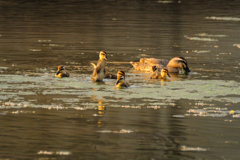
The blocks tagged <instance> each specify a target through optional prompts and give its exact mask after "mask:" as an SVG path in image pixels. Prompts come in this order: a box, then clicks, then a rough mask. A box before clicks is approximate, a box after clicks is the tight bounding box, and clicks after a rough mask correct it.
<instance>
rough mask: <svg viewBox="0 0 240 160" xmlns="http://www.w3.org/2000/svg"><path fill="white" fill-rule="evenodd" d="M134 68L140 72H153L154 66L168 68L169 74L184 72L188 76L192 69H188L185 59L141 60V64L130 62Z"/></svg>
mask: <svg viewBox="0 0 240 160" xmlns="http://www.w3.org/2000/svg"><path fill="white" fill-rule="evenodd" d="M130 63H131V64H132V66H133V67H134V68H135V69H136V70H139V71H145V72H146V71H147V72H149V71H151V70H152V66H156V67H157V68H159V69H162V68H166V69H168V72H171V73H174V72H175V73H179V72H183V73H185V74H188V73H189V72H191V71H190V69H189V68H188V64H187V60H186V59H185V58H184V57H174V58H172V59H171V60H170V61H169V60H166V59H156V58H141V59H140V61H139V62H132V61H131V62H130Z"/></svg>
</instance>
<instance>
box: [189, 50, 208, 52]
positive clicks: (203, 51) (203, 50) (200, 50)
mask: <svg viewBox="0 0 240 160" xmlns="http://www.w3.org/2000/svg"><path fill="white" fill-rule="evenodd" d="M192 52H194V53H209V52H210V50H192Z"/></svg>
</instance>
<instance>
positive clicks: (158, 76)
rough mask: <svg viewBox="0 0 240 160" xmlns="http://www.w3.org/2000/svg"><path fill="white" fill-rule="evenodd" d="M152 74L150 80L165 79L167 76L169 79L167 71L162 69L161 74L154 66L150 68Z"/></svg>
mask: <svg viewBox="0 0 240 160" xmlns="http://www.w3.org/2000/svg"><path fill="white" fill-rule="evenodd" d="M152 70H153V73H152V74H151V75H150V78H151V79H166V78H167V76H168V77H171V76H170V75H169V73H168V70H167V69H162V70H161V72H159V71H158V68H157V67H156V66H152Z"/></svg>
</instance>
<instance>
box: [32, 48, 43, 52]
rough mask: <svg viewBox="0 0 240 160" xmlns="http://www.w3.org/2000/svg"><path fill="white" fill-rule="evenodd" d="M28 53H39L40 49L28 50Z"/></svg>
mask: <svg viewBox="0 0 240 160" xmlns="http://www.w3.org/2000/svg"><path fill="white" fill-rule="evenodd" d="M29 51H31V52H40V51H42V50H41V49H29Z"/></svg>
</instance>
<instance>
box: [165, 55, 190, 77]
mask: <svg viewBox="0 0 240 160" xmlns="http://www.w3.org/2000/svg"><path fill="white" fill-rule="evenodd" d="M168 64H170V65H171V66H172V67H176V68H181V69H183V70H184V72H185V73H186V74H188V73H189V72H191V71H190V69H189V68H188V64H187V60H186V59H185V58H184V57H174V58H173V59H171V60H170V61H169V63H168Z"/></svg>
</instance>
